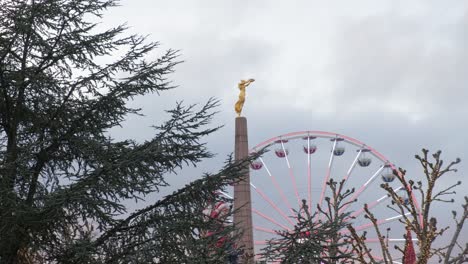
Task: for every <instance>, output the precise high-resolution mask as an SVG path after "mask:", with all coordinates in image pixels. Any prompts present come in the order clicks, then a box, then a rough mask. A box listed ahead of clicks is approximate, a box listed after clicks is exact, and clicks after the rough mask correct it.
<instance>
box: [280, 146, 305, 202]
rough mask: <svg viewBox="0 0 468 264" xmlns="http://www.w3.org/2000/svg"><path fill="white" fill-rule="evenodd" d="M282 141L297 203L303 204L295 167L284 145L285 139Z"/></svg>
mask: <svg viewBox="0 0 468 264" xmlns="http://www.w3.org/2000/svg"><path fill="white" fill-rule="evenodd" d="M280 141H281V148H282V149H283V153H284V154H285V156H284V158H285V160H286V165H287V166H288V170H289V177H290V178H291V180H292V182H293V186H294V193H295V194H296V198H297V203H298V204H299V206H301V198H299V192H298V191H297V183H296V177H294V173H293V168H292V167H291V163H290V162H289V157H288V152H287V151H286V148H285V147H284V143H283V141H282V140H280Z"/></svg>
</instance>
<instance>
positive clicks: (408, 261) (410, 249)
mask: <svg viewBox="0 0 468 264" xmlns="http://www.w3.org/2000/svg"><path fill="white" fill-rule="evenodd" d="M406 230H407V231H406V243H405V251H404V254H403V264H415V263H416V253H415V252H414V245H413V239H412V238H411V230H410V229H409V228H407V229H406Z"/></svg>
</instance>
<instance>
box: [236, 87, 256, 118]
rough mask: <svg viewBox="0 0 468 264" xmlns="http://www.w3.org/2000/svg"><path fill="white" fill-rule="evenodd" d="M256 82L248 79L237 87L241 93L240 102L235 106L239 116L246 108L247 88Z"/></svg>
mask: <svg viewBox="0 0 468 264" xmlns="http://www.w3.org/2000/svg"><path fill="white" fill-rule="evenodd" d="M254 81H255V80H254V79H248V80H247V81H246V80H241V81H240V83H239V84H238V85H237V86H238V87H239V90H240V93H239V100H237V102H236V105H235V106H234V109H235V110H236V113H237V116H240V115H241V112H242V107H243V106H244V102H245V88H246V87H247V86H249V85H250V84H251V83H253V82H254Z"/></svg>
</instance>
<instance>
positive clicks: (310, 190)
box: [307, 134, 312, 214]
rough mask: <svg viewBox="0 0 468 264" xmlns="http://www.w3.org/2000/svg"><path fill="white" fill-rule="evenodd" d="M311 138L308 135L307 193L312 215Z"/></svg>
mask: <svg viewBox="0 0 468 264" xmlns="http://www.w3.org/2000/svg"><path fill="white" fill-rule="evenodd" d="M310 155H311V153H310V136H309V134H307V193H308V199H309V200H308V201H309V204H308V206H309V213H310V214H311V213H312V171H311V168H310V166H311V164H310V163H311V162H310Z"/></svg>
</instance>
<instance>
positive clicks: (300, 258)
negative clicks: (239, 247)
mask: <svg viewBox="0 0 468 264" xmlns="http://www.w3.org/2000/svg"><path fill="white" fill-rule="evenodd" d="M327 185H328V187H329V188H330V189H331V191H332V193H333V197H332V198H330V197H326V198H325V201H326V205H325V207H323V208H322V207H321V206H320V205H318V206H317V211H316V212H315V213H313V214H311V213H310V212H309V206H308V205H307V204H306V201H305V200H303V201H302V202H303V204H302V208H301V210H300V211H298V212H297V215H296V216H295V217H294V220H295V221H296V225H295V227H294V230H292V231H285V230H281V231H277V233H278V237H277V238H275V239H272V240H270V241H268V242H267V247H266V248H264V249H263V252H262V255H263V259H264V261H266V262H269V261H274V262H281V263H291V264H292V263H304V264H305V263H307V264H309V263H310V264H321V263H353V257H352V256H353V254H352V252H351V251H350V243H349V241H348V239H349V236H347V235H345V234H344V233H342V232H343V231H345V230H346V225H347V224H348V221H349V217H350V213H349V212H346V213H340V212H339V210H340V209H341V208H344V207H345V206H347V205H348V204H349V203H352V202H354V201H349V202H345V201H344V200H345V199H346V198H347V197H349V195H351V194H352V193H353V192H354V190H346V191H344V190H343V186H344V181H341V182H340V183H337V182H335V181H334V180H333V179H332V180H330V181H329V182H328V183H327Z"/></svg>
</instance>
